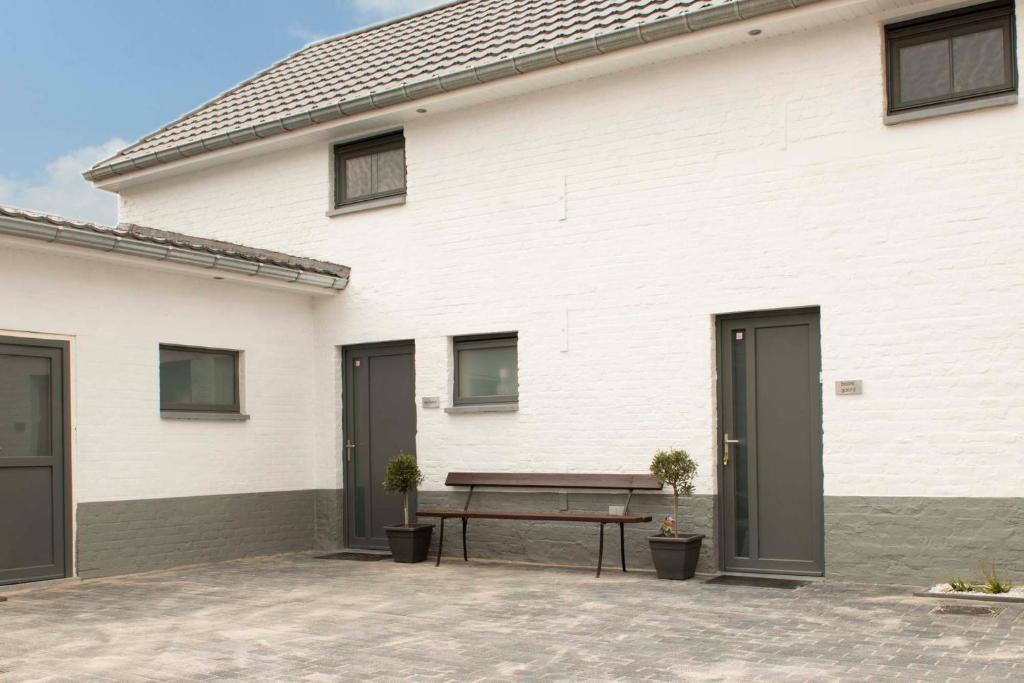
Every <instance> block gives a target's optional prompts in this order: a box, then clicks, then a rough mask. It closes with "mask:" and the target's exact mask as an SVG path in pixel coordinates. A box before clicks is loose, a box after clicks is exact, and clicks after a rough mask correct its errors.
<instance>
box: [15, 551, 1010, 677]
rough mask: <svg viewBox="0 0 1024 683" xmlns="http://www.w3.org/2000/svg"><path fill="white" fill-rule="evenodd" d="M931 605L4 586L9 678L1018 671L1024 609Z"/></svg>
mask: <svg viewBox="0 0 1024 683" xmlns="http://www.w3.org/2000/svg"><path fill="white" fill-rule="evenodd" d="M938 604H940V603H939V602H938V601H931V600H924V599H919V598H913V597H910V596H909V595H908V593H907V591H905V590H901V589H894V588H876V587H865V586H854V585H849V584H840V583H832V582H824V583H817V584H813V585H810V586H806V587H803V588H799V589H797V590H779V589H772V588H751V587H742V586H716V585H706V584H704V583H701V582H699V581H697V580H694V581H687V582H668V581H657V580H655V579H654V578H653V576H652V575H650V574H646V573H639V572H638V573H631V574H627V575H623V574H621V573H616V572H613V571H609V572H607V574H606V575H605V577H603V578H601V579H595V578H594V577H593V575H592V574H590V573H588V572H586V571H577V570H561V569H537V568H526V567H517V566H508V565H496V564H487V563H470V564H469V565H464V564H462V563H461V562H454V561H452V562H448V563H447V564H442V566H441V567H440V568H435V567H434V566H433V565H432V564H420V565H397V564H394V563H392V562H353V561H329V560H319V559H315V558H314V557H313V556H312V555H310V554H297V555H286V556H278V557H271V558H260V559H255V560H242V561H235V562H226V563H222V564H215V565H205V566H199V567H190V568H185V569H180V570H172V571H165V572H159V573H151V574H146V575H136V576H129V577H122V578H115V579H102V580H93V581H86V582H82V583H78V582H73V583H65V584H62V585H59V586H52V587H48V588H44V589H41V590H34V591H30V592H24V593H16V594H13V595H10V596H9V600H8V601H7V602H0V680H2V681H3V682H4V683H7V682H8V681H22V680H68V681H108V680H183V679H187V680H205V679H211V678H213V679H283V680H303V681H321V680H335V679H392V680H394V679H413V680H460V681H462V680H474V679H523V680H535V679H550V680H584V679H586V680H609V679H650V680H695V681H707V680H744V681H748V680H830V681H831V680H859V681H863V680H865V679H886V678H897V679H899V680H930V681H932V680H983V681H994V680H1007V679H1010V680H1024V616H1022V611H1024V607H1021V606H1017V605H1009V606H1005V608H1004V609H1003V610H1002V611H1001V612H1000V613H999V614H997V615H989V616H960V615H941V614H934V613H932V610H933V609H934V608H935V607H936V606H937V605H938ZM971 604H975V603H971Z"/></svg>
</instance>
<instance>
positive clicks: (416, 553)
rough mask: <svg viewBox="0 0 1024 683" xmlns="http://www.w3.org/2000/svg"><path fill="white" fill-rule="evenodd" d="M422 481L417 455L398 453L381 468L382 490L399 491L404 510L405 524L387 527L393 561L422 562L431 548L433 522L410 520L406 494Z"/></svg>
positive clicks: (407, 495)
mask: <svg viewBox="0 0 1024 683" xmlns="http://www.w3.org/2000/svg"><path fill="white" fill-rule="evenodd" d="M421 483H423V473H422V472H420V468H419V466H418V465H417V464H416V458H415V457H414V456H411V455H406V454H404V453H399V455H398V457H396V458H395V459H394V460H392V461H391V462H389V463H388V465H387V468H386V469H385V470H384V490H385V491H390V492H391V493H401V494H402V496H403V502H402V507H403V511H404V512H405V523H404V524H402V525H401V526H386V527H384V532H385V533H386V534H387V535H388V545H389V546H391V557H392V558H394V560H395V562H422V561H423V560H425V559H427V553H428V552H429V551H430V537H431V535H432V534H433V532H434V525H433V524H410V523H409V493H410V492H412V491H415V490H416V487H417V486H419V485H420V484H421Z"/></svg>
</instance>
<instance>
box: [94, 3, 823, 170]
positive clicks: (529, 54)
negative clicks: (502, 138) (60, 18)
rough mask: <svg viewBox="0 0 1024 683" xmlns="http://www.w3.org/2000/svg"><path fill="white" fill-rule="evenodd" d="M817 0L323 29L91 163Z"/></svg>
mask: <svg viewBox="0 0 1024 683" xmlns="http://www.w3.org/2000/svg"><path fill="white" fill-rule="evenodd" d="M816 1H818V0H459V1H457V2H451V3H448V4H445V5H442V6H440V7H437V8H434V9H432V10H427V11H424V12H420V13H418V14H414V15H411V16H408V17H404V18H400V19H398V20H395V21H391V22H388V23H385V24H380V25H377V26H372V27H369V28H366V29H362V30H359V31H355V32H352V33H348V34H345V35H341V36H338V37H336V38H331V39H328V40H324V41H321V42H318V43H315V44H313V45H310V46H309V47H307V48H305V49H304V50H302V51H300V52H298V53H296V54H294V55H292V56H291V57H288V58H287V59H285V60H283V61H281V62H279V63H277V64H275V65H274V66H272V67H270V68H269V69H267V70H266V71H263V72H262V73H260V74H257V75H256V76H254V77H253V78H251V79H249V80H247V81H245V82H244V83H242V84H240V85H239V86H237V87H235V88H234V89H232V90H230V91H228V92H226V93H224V94H223V95H221V96H219V97H217V98H216V99H214V100H212V101H211V102H209V103H207V104H205V105H203V106H201V107H200V108H198V109H196V110H194V111H192V112H190V113H188V114H185V115H184V116H183V117H181V118H180V119H178V120H177V121H175V122H173V123H171V124H169V125H167V126H165V127H164V128H161V129H160V130H158V131H156V132H155V133H152V134H150V135H147V136H146V137H144V138H143V139H142V140H140V141H138V142H136V143H135V144H133V145H131V146H129V147H127V148H126V149H124V150H122V151H121V152H119V153H118V154H117V155H116V156H114V157H112V158H111V159H107V160H105V161H102V162H100V163H98V164H97V165H96V166H94V167H93V168H92V169H91V170H90V171H88V172H87V173H86V174H85V175H86V177H87V178H88V179H90V180H102V179H104V178H108V177H111V176H115V175H121V174H124V173H130V172H132V171H134V170H140V169H143V168H148V167H151V166H156V165H158V164H162V163H168V162H171V161H175V160H178V159H181V158H184V157H191V156H195V155H198V154H203V153H205V152H208V151H214V150H216V149H221V148H224V147H228V146H231V145H236V144H242V143H245V142H249V141H252V140H256V139H259V138H264V137H268V136H271V135H275V134H279V133H283V132H286V131H289V130H295V129H297V128H303V127H305V126H310V125H315V124H317V123H323V122H325V121H329V120H333V119H337V118H341V117H344V116H350V115H352V114H357V113H361V112H365V111H370V110H372V109H381V108H384V107H387V106H390V105H393V104H397V103H400V102H406V101H409V100H414V99H419V98H421V97H427V96H430V95H435V94H439V93H442V92H448V91H451V90H455V89H459V88H463V87H469V86H472V85H476V84H478V83H483V82H487V81H491V80H496V79H499V78H505V77H509V76H515V75H518V74H521V73H526V72H529V71H534V70H537V69H541V68H547V67H550V66H557V65H559V64H563V63H566V62H570V61H575V60H578V59H583V58H587V57H591V56H596V55H600V54H604V53H607V52H611V51H614V50H619V49H623V48H627V47H633V46H636V45H642V44H644V43H649V42H652V41H656V40H660V39H663V38H671V37H675V36H678V35H682V34H684V33H690V32H693V31H698V30H701V29H705V28H710V27H713V26H719V25H722V24H726V23H730V22H734V21H739V20H741V19H744V18H749V17H753V16H760V15H763V14H768V13H771V12H776V11H780V10H785V9H790V8H794V7H799V6H801V5H806V4H810V3H812V2H816Z"/></svg>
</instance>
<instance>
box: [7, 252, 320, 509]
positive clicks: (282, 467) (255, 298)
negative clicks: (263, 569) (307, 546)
mask: <svg viewBox="0 0 1024 683" xmlns="http://www.w3.org/2000/svg"><path fill="white" fill-rule="evenodd" d="M13 244H15V243H14V242H12V241H5V242H3V243H2V244H0V330H4V331H7V332H10V331H19V332H26V331H28V332H43V333H48V334H59V335H66V336H71V337H73V341H72V354H73V357H72V364H73V368H74V369H73V374H72V384H73V386H72V391H73V393H74V417H75V424H76V425H77V430H76V431H77V434H76V437H77V438H76V440H75V442H74V451H73V454H74V466H73V480H74V489H75V500H76V502H78V503H85V502H91V501H109V500H130V499H136V498H167V497H176V496H192V495H206V494H217V493H246V492H257V491H283V490H300V489H309V488H312V486H313V483H314V481H313V478H314V462H313V458H314V453H315V451H314V419H315V418H314V416H313V415H312V414H311V411H310V409H309V405H310V398H311V396H312V393H313V390H314V389H313V370H312V359H311V357H310V351H311V349H312V341H313V318H312V306H311V304H310V300H309V297H308V296H307V295H304V294H293V293H290V292H284V291H281V290H277V289H270V288H267V287H258V286H254V285H245V284H237V283H233V282H231V281H229V280H224V281H215V280H213V279H212V277H211V276H209V275H207V274H203V275H202V276H185V275H179V274H174V273H168V272H162V271H158V270H153V269H152V268H142V267H132V266H128V265H123V264H121V263H111V262H110V261H106V260H96V259H94V258H87V257H83V256H82V255H78V256H67V255H58V254H52V253H46V252H43V251H39V249H38V248H32V249H24V248H19V247H15V246H12V245H13ZM122 261H125V260H122ZM3 334H5V332H0V335H3ZM161 343H177V344H186V345H196V346H207V347H216V348H228V349H242V350H244V358H243V366H244V381H245V387H244V390H243V399H242V400H243V410H244V411H245V412H246V413H248V414H250V415H251V416H252V417H251V420H250V421H249V422H193V421H181V420H164V419H161V417H160V371H159V345H160V344H161ZM310 514H312V510H311V511H310Z"/></svg>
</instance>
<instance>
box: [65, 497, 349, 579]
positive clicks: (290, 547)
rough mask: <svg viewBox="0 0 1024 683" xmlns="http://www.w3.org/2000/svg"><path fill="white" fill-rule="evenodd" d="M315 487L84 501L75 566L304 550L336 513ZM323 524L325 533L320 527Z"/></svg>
mask: <svg viewBox="0 0 1024 683" xmlns="http://www.w3.org/2000/svg"><path fill="white" fill-rule="evenodd" d="M325 497H328V498H329V496H321V495H320V493H319V492H316V491H312V490H309V491H279V492H269V493H244V494H234V495H218V496H193V497H187V498H161V499H150V500H128V501H110V502H98V503H82V504H80V505H78V508H77V553H76V561H77V569H78V575H79V576H81V577H83V578H90V577H98V576H111V575H115V574H129V573H132V572H142V571H151V570H154V569H164V568H167V567H175V566H181V565H186V564H195V563H200V562H212V561H219V560H229V559H235V558H239V557H249V556H255V555H271V554H274V553H282V552H293V551H299V550H309V549H311V548H312V547H313V544H314V539H315V538H320V537H322V538H324V539H329V538H331V537H332V534H334V535H336V534H337V532H336V531H332V530H331V525H332V524H333V520H334V519H338V521H339V522H340V518H335V517H332V516H331V515H330V514H329V513H324V515H323V522H322V524H321V523H320V514H319V511H320V509H321V508H330V507H331V506H330V505H327V504H324V505H318V502H319V501H320V500H321V499H322V498H325ZM321 530H322V531H321Z"/></svg>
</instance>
